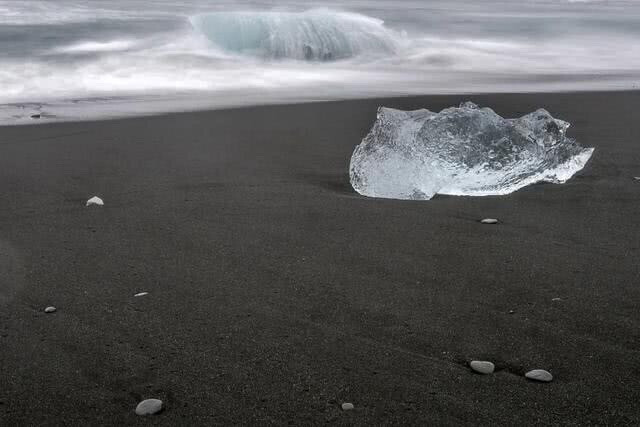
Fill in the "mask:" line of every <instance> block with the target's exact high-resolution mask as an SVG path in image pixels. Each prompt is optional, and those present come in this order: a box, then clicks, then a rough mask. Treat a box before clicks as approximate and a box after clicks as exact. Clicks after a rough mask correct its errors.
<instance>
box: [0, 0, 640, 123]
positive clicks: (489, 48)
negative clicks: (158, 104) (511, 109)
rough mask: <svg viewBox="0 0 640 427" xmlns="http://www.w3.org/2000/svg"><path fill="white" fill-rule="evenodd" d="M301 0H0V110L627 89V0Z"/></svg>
mask: <svg viewBox="0 0 640 427" xmlns="http://www.w3.org/2000/svg"><path fill="white" fill-rule="evenodd" d="M308 6H309V2H307V1H303V0H283V1H282V2H278V8H273V7H269V8H267V7H265V4H264V3H263V2H253V1H250V0H233V1H231V0H220V1H217V2H211V1H208V0H186V1H183V2H176V1H172V0H153V1H151V0H126V1H125V0H95V1H92V2H91V4H89V3H87V2H77V1H72V0H55V1H54V0H33V1H29V2H20V1H3V0H0V88H2V89H1V90H0V105H4V107H0V116H4V117H8V118H9V119H12V118H14V117H15V116H21V114H22V113H21V112H20V111H9V110H8V108H9V107H8V106H7V105H8V104H16V103H18V104H32V103H39V104H47V105H48V106H49V107H46V108H51V109H55V110H56V111H52V114H54V115H57V116H61V115H66V114H72V113H71V111H72V110H73V114H75V111H76V110H75V109H74V108H75V107H74V105H77V101H79V100H80V101H83V108H84V111H87V112H88V111H89V110H90V109H91V105H90V104H91V103H90V102H85V101H89V100H92V99H96V98H100V102H95V103H94V105H95V106H96V108H101V109H102V108H104V106H105V105H106V102H105V100H106V99H108V100H110V101H109V102H111V101H113V102H112V103H111V107H108V108H113V109H116V108H123V110H122V112H123V113H124V114H129V113H130V112H132V111H133V112H135V111H138V112H146V111H148V110H149V109H150V108H154V107H150V106H149V103H148V102H147V101H153V100H155V99H158V98H159V97H161V98H162V99H163V100H165V101H163V102H164V104H163V105H164V107H163V108H167V109H169V110H171V109H173V108H174V107H171V106H170V105H169V104H170V103H169V102H168V101H166V100H168V99H169V98H170V97H173V98H175V99H176V100H177V101H176V105H178V104H179V105H180V106H181V108H183V107H185V106H189V103H191V106H196V105H198V106H225V105H236V104H237V102H240V101H239V100H241V102H243V103H255V102H260V103H272V102H286V101H287V100H288V101H301V100H302V101H304V100H315V99H335V98H353V97H363V96H387V95H409V94H422V93H452V92H480V91H482V92H487V91H539V90H574V89H629V88H633V87H634V85H638V82H640V71H638V70H640V29H639V28H637V25H635V24H636V23H637V22H638V20H639V19H640V4H639V3H637V2H629V1H624V0H615V1H609V2H594V3H585V4H580V3H575V4H569V3H568V2H566V1H561V0H557V1H556V0H553V1H551V0H537V1H536V2H510V1H505V0H490V1H489V0H488V1H487V2H481V3H480V2H475V1H471V0H447V1H445V0H433V1H432V2H428V3H424V2H419V1H415V0H398V1H397V2H393V3H391V2H389V1H388V0H368V1H366V2H365V1H360V0H333V1H332V2H331V3H330V6H331V7H332V8H331V9H320V10H318V9H315V10H314V9H312V10H309V9H308ZM189 99H191V101H189ZM70 101H72V102H70ZM128 101H131V102H133V104H132V105H129V106H127V107H126V108H125V107H124V103H125V102H128ZM207 102H208V103H209V104H208V105H205V104H206V103H207ZM63 105H64V106H65V107H64V108H66V109H67V113H65V112H62V111H60V108H62V107H61V106H63ZM115 105H117V106H118V107H115ZM54 106H55V107H54ZM67 107H68V108H67ZM19 108H22V107H21V106H19ZM176 108H177V107H176ZM143 110H144V111H143ZM5 112H6V113H5ZM24 113H25V114H28V113H29V111H28V109H26V110H25V111H24ZM97 114H99V112H97ZM0 120H1V117H0Z"/></svg>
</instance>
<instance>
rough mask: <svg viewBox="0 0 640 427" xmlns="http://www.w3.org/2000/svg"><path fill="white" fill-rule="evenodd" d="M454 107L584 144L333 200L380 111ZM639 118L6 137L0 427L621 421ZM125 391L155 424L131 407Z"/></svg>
mask: <svg viewBox="0 0 640 427" xmlns="http://www.w3.org/2000/svg"><path fill="white" fill-rule="evenodd" d="M467 100H470V101H473V102H475V103H476V104H478V105H480V106H487V107H490V108H492V109H494V110H495V111H496V112H497V113H498V114H500V115H501V116H503V117H517V116H520V115H522V114H525V113H528V112H531V111H534V110H535V109H537V108H545V109H547V110H549V111H550V112H551V114H552V115H553V116H554V117H556V118H559V119H562V120H566V121H568V122H570V123H571V127H570V128H569V130H568V135H570V136H571V137H573V138H575V139H576V140H577V141H578V142H579V143H580V144H581V145H582V146H584V147H595V153H594V154H593V156H592V158H591V160H590V161H589V163H588V164H587V166H586V167H585V169H583V170H582V171H580V172H579V173H578V174H577V175H576V176H574V177H573V178H572V179H571V180H569V181H568V182H567V183H565V184H561V185H555V184H540V185H533V186H529V187H526V188H524V189H522V190H520V191H517V192H515V193H512V194H510V195H507V196H487V197H454V196H437V197H435V198H434V199H432V200H430V201H401V200H390V199H369V198H366V197H363V196H359V195H358V194H356V193H355V192H354V191H353V190H352V189H351V187H350V185H349V180H348V164H349V159H350V156H351V153H352V151H353V149H354V147H355V146H356V145H357V144H358V143H360V140H361V138H362V137H363V136H364V135H365V134H366V133H367V131H368V130H369V128H370V127H371V125H372V124H373V122H374V120H375V112H376V110H377V107H378V106H379V105H381V102H384V105H385V106H388V107H392V108H400V109H416V108H422V107H424V108H428V109H430V110H432V111H439V110H441V109H443V108H446V107H449V106H452V105H458V104H460V102H463V101H467ZM638 105H640V91H623V92H622V91H621V92H617V91H616V92H599V91H598V92H579V93H551V94H549V93H526V94H521V93H517V94H472V95H464V94H463V95H426V96H420V97H401V98H374V99H362V100H346V101H326V102H319V103H305V104H289V105H275V106H252V107H242V108H236V109H223V110H209V111H198V112H183V113H170V114H163V115H154V116H143V117H128V118H119V119H112V120H98V121H81V122H62V123H46V124H45V123H42V124H38V125H37V126H2V127H0V361H1V363H0V383H2V384H3V386H2V387H1V388H0V424H7V425H25V424H36V425H37V424H47V423H51V422H52V420H56V419H59V417H63V416H64V420H65V422H67V423H69V424H71V425H81V424H84V425H86V424H104V425H116V424H117V425H130V424H133V425H137V424H142V423H147V422H153V423H155V424H159V425H180V424H181V423H185V422H187V423H189V424H191V425H212V424H279V425H281V424H285V423H287V422H294V423H296V424H305V425H319V424H325V423H327V422H329V423H335V424H355V425H374V424H394V423H396V424H414V425H420V424H422V425H424V424H430V425H478V424H481V425H515V424H520V425H531V424H544V425H558V424H600V425H602V424H616V425H634V424H640V414H639V413H638V411H637V405H636V402H637V401H638V400H640V385H639V384H638V381H637V376H638V374H640V357H639V356H640V344H639V343H640V335H639V332H638V331H640V312H639V311H638V310H637V307H638V303H639V302H640V287H639V286H638V278H640V264H639V263H638V261H637V260H638V259H639V257H640V245H639V244H638V242H640V230H639V229H638V221H637V220H636V218H637V207H638V206H640V186H639V184H638V182H637V181H635V180H634V178H633V177H634V176H639V175H640V166H639V165H640V148H639V146H638V137H639V136H640V121H638V120H637V117H636V116H637V113H636V112H637V107H638ZM93 196H98V197H101V198H102V199H103V200H104V206H102V207H97V206H94V207H86V206H85V202H86V200H87V199H89V198H90V197H93ZM482 218H498V219H499V220H500V224H499V225H496V226H485V225H481V224H479V222H478V221H479V220H480V219H482ZM142 292H148V294H147V295H145V296H142V297H134V295H136V294H139V293H142ZM557 298H560V300H557ZM48 306H55V307H56V308H57V311H56V312H55V313H52V314H45V313H44V309H45V307H48ZM470 360H490V361H492V362H494V363H495V365H496V373H494V374H493V375H489V376H483V375H477V374H474V373H473V372H472V371H471V370H470V369H469V367H468V362H469V361H470ZM530 369H546V370H548V371H550V372H551V373H552V374H553V376H554V380H553V382H551V383H549V384H540V383H534V382H531V381H528V380H526V379H525V378H524V376H523V375H524V373H525V372H527V371H528V370H530ZM146 398H159V399H162V400H163V401H164V403H165V409H164V411H163V412H162V413H161V414H159V415H157V416H154V417H153V418H152V419H142V418H140V417H137V416H136V415H135V414H134V409H135V407H136V405H137V403H138V402H139V401H140V400H141V399H146ZM344 402H349V403H353V405H354V409H353V410H351V411H348V412H346V411H343V410H342V409H341V405H342V403H344Z"/></svg>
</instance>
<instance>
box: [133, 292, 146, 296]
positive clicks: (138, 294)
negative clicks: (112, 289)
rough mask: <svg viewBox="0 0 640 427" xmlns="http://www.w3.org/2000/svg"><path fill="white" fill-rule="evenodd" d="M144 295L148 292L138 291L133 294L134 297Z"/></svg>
mask: <svg viewBox="0 0 640 427" xmlns="http://www.w3.org/2000/svg"><path fill="white" fill-rule="evenodd" d="M145 295H149V292H138V293H137V294H135V295H134V297H143V296H145Z"/></svg>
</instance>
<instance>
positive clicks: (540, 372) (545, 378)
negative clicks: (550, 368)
mask: <svg viewBox="0 0 640 427" xmlns="http://www.w3.org/2000/svg"><path fill="white" fill-rule="evenodd" d="M524 376H525V377H527V378H529V379H530V380H534V381H541V382H543V383H548V382H551V380H553V375H551V373H550V372H547V371H545V370H544V369H534V370H533V371H529V372H527V373H526V374H524Z"/></svg>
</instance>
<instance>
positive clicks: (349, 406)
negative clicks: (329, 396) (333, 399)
mask: <svg viewBox="0 0 640 427" xmlns="http://www.w3.org/2000/svg"><path fill="white" fill-rule="evenodd" d="M352 409H353V403H343V404H342V410H343V411H351V410H352Z"/></svg>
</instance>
